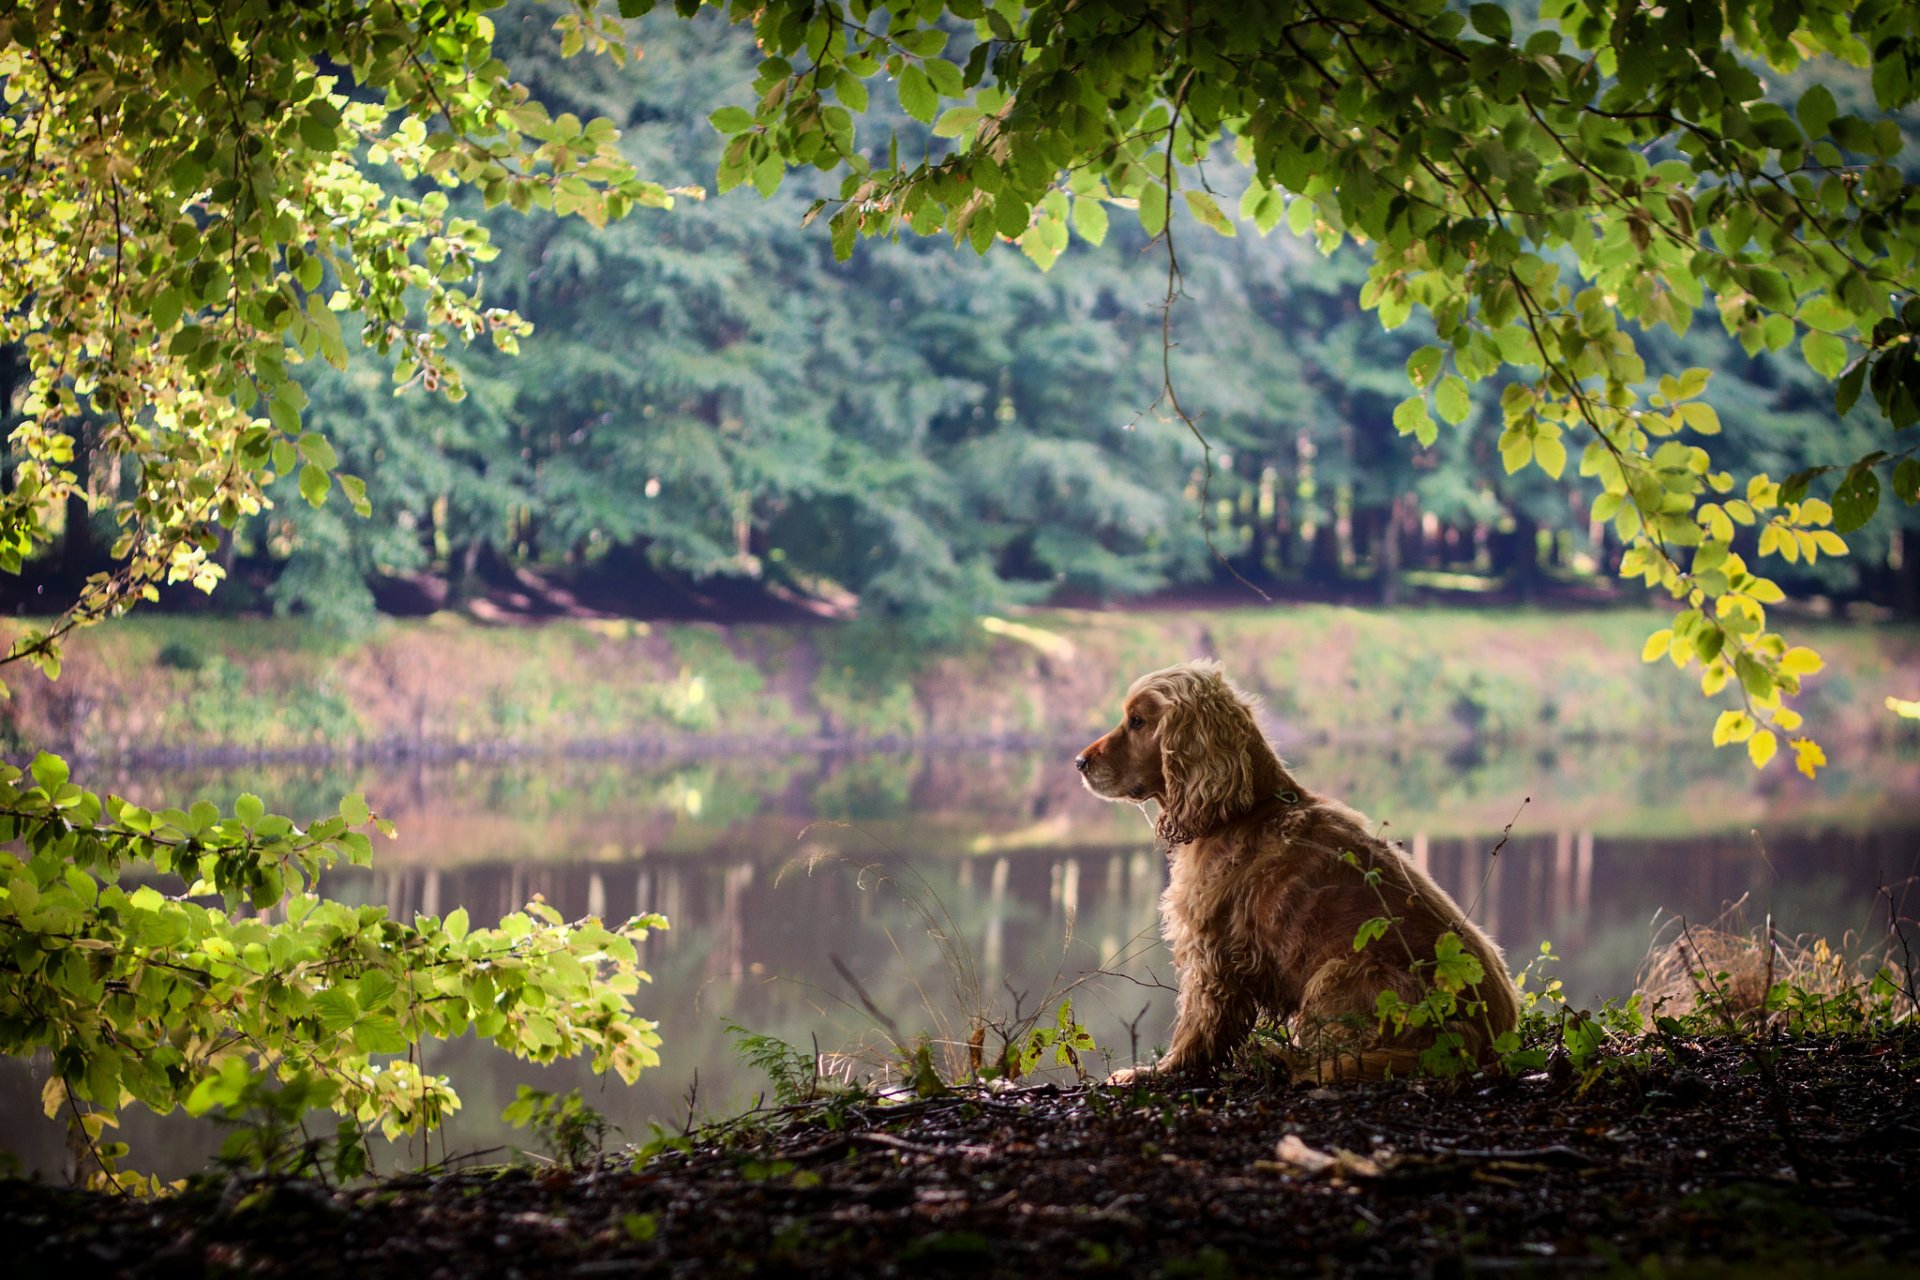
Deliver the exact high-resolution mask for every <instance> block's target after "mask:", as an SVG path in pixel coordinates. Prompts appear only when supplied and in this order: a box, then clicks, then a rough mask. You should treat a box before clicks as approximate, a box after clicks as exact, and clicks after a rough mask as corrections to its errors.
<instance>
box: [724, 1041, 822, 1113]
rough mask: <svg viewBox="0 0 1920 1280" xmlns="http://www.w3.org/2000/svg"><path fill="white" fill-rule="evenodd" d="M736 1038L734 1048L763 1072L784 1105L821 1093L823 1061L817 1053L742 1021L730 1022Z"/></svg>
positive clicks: (774, 1095)
mask: <svg viewBox="0 0 1920 1280" xmlns="http://www.w3.org/2000/svg"><path fill="white" fill-rule="evenodd" d="M727 1034H728V1035H729V1036H732V1037H733V1051H734V1052H735V1053H736V1054H738V1055H739V1056H740V1057H741V1058H742V1059H743V1060H745V1061H746V1062H747V1063H749V1064H750V1065H752V1066H754V1067H756V1068H758V1069H759V1070H760V1071H761V1072H763V1073H764V1074H765V1075H766V1077H767V1081H768V1083H770V1084H771V1085H772V1086H773V1098H774V1101H775V1102H777V1103H779V1104H780V1105H782V1106H789V1105H792V1104H796V1103H802V1102H812V1101H813V1100H814V1099H815V1098H816V1097H817V1096H818V1095H819V1093H820V1063H819V1059H818V1058H817V1057H815V1056H814V1055H813V1054H807V1053H802V1052H800V1051H799V1050H798V1049H796V1048H794V1047H793V1046H792V1045H790V1044H788V1043H787V1042H786V1041H785V1040H782V1039H780V1038H779V1037H778V1036H770V1035H763V1034H762V1033H760V1032H758V1031H749V1030H747V1028H745V1027H743V1026H740V1025H739V1024H738V1023H733V1022H729V1023H728V1024H727Z"/></svg>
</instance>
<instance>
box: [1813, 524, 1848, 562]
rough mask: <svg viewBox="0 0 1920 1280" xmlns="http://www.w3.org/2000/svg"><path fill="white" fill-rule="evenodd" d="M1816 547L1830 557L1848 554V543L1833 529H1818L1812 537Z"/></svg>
mask: <svg viewBox="0 0 1920 1280" xmlns="http://www.w3.org/2000/svg"><path fill="white" fill-rule="evenodd" d="M1811 537H1812V538H1813V541H1814V545H1815V546H1817V547H1819V548H1820V550H1822V551H1824V552H1826V553H1827V554H1828V555H1830V556H1843V555H1845V554H1847V542H1846V539H1844V538H1842V537H1841V536H1840V535H1839V534H1837V533H1835V532H1834V531H1833V530H1831V529H1817V530H1815V531H1814V532H1813V534H1812V535H1811Z"/></svg>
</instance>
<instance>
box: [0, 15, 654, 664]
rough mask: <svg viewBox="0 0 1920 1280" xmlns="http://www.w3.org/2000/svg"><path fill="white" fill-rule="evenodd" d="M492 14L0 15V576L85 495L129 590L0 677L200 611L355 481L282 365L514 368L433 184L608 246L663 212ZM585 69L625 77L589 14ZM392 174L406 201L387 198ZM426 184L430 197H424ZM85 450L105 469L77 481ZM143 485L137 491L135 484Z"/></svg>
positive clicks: (99, 579) (578, 30)
mask: <svg viewBox="0 0 1920 1280" xmlns="http://www.w3.org/2000/svg"><path fill="white" fill-rule="evenodd" d="M488 7H490V6H489V5H486V4H479V3H464V4H462V3H456V4H446V3H443V2H442V0H431V2H430V3H425V4H422V3H418V2H414V0H403V2H401V3H385V2H382V3H364V2H363V0H332V2H327V3H315V4H303V5H299V6H287V5H283V4H277V3H272V2H270V0H242V2H241V3H222V4H216V5H202V4H195V3H192V2H191V0H161V2H160V3H154V4H142V5H137V6H135V5H83V6H74V5H63V6H58V7H55V8H49V7H46V6H11V5H10V6H7V7H6V8H5V10H4V11H0V81H4V83H5V85H6V99H7V110H6V114H5V116H4V117H0V173H3V174H5V175H6V184H5V185H6V191H5V195H4V197H0V342H6V343H18V344H21V345H22V346H23V347H24V350H25V353H26V361H27V377H26V379H25V386H24V388H23V389H22V392H21V396H20V403H19V404H18V406H17V408H18V412H19V413H20V414H21V416H22V419H23V420H22V422H21V423H20V425H19V426H18V427H17V428H16V429H15V430H14V431H13V433H12V437H11V441H10V447H11V449H12V452H13V456H14V458H15V459H17V465H16V467H15V469H14V474H13V475H12V477H11V478H10V479H11V483H10V484H9V485H8V486H7V491H6V492H5V494H4V495H3V496H0V569H4V570H6V571H8V572H13V573H17V572H19V570H20V567H21V564H22V562H23V560H25V559H26V558H27V557H28V556H30V555H32V554H33V553H34V552H35V550H36V549H37V548H39V547H41V546H43V545H45V544H47V543H49V542H51V541H52V539H53V536H54V533H53V528H54V525H53V524H52V523H51V516H52V514H53V513H54V512H56V511H57V510H58V509H59V508H60V506H61V504H63V503H64V502H65V501H66V500H67V499H68V498H69V496H77V497H79V498H82V499H84V500H85V501H86V502H87V503H88V504H89V505H91V506H94V507H96V508H104V507H111V509H112V510H113V511H114V514H115V517H116V519H117V521H118V523H119V526H120V529H121V533H120V536H119V539H118V542H117V543H116V545H115V546H114V548H113V556H114V559H115V561H116V562H118V563H117V567H116V569H115V570H114V571H113V572H111V573H103V574H100V575H97V576H96V577H95V578H94V579H92V580H91V581H90V582H89V583H88V585H87V588H86V590H85V592H84V593H83V595H82V596H81V598H80V600H79V602H78V603H77V605H76V606H75V608H74V609H73V610H72V611H71V612H70V613H69V614H67V615H66V616H64V617H63V618H62V619H61V620H60V621H59V622H58V623H56V624H55V625H54V627H52V628H51V629H50V631H49V632H48V633H46V634H40V633H34V634H29V635H27V636H26V637H24V638H22V639H20V640H19V641H18V642H17V643H16V644H15V645H14V647H13V648H12V650H11V651H10V652H9V653H7V654H6V655H5V657H4V658H0V661H16V660H22V659H28V660H32V661H34V662H36V663H38V664H39V665H41V666H42V667H43V669H45V670H46V671H47V673H48V674H49V675H57V674H58V671H59V657H58V644H57V640H58V637H59V635H60V634H63V633H64V632H65V631H67V630H70V629H71V628H72V627H73V626H75V625H84V624H85V623H88V622H92V621H97V620H98V619H100V618H102V617H106V616H110V615H112V614H114V613H117V612H120V611H122V610H124V609H125V608H126V607H128V606H129V605H130V604H132V603H134V602H135V601H137V600H139V599H141V598H143V597H144V598H151V597H152V596H153V595H154V594H155V591H156V588H157V587H158V586H160V585H163V584H165V583H169V582H188V581H190V582H192V583H193V584H194V585H196V586H198V587H200V588H202V589H204V590H211V589H212V588H213V586H214V585H215V583H216V582H217V581H218V580H219V578H220V577H221V576H222V573H223V570H222V568H221V566H220V565H219V563H218V562H217V560H216V559H215V558H214V557H213V555H212V553H213V552H214V551H215V550H216V549H217V547H218V545H219V539H220V536H221V535H220V532H219V530H221V529H223V528H224V529H231V528H233V527H234V526H235V525H236V524H237V523H238V522H239V521H240V520H242V519H243V518H245V517H248V516H252V515H255V514H257V513H259V512H260V511H262V510H263V509H264V508H265V507H266V506H267V505H268V499H267V498H266V496H265V489H266V488H267V486H269V485H270V484H271V483H272V482H273V481H274V480H275V479H276V478H278V477H279V476H283V475H295V474H297V476H298V487H299V492H300V494H301V496H302V497H303V498H305V500H306V501H308V502H309V503H312V504H314V505H316V506H317V505H319V504H321V503H324V502H325V501H326V500H327V498H328V495H329V494H330V493H331V491H332V489H333V488H334V486H335V485H336V484H337V485H338V486H339V488H340V490H341V492H342V493H343V494H344V496H345V498H346V500H347V501H348V502H349V503H350V504H351V505H353V506H354V507H355V508H356V509H357V510H359V511H361V512H362V513H363V514H364V513H365V512H366V511H367V510H368V501H367V497H366V486H365V485H364V483H363V482H362V481H361V480H360V479H359V478H358V477H355V476H352V475H348V474H344V473H339V472H337V471H336V466H337V459H336V456H335V451H334V449H333V447H332V446H331V444H330V443H329V442H328V441H327V439H326V438H325V437H324V436H323V435H321V434H320V433H319V432H316V431H313V430H310V429H307V428H306V427H304V426H303V424H302V421H301V410H302V409H303V407H304V406H305V403H306V396H305V393H304V392H303V390H302V389H301V386H300V384H299V383H298V382H297V381H296V380H295V375H294V371H293V368H292V366H295V365H298V364H300V363H301V362H303V361H306V360H312V359H323V360H326V361H328V362H330V363H332V364H334V365H338V366H344V364H345V363H346V359H347V350H348V348H347V345H346V341H345V337H344V335H343V331H342V319H343V317H346V316H358V317H359V319H360V322H361V330H360V333H361V338H362V340H363V341H364V342H365V343H366V345H368V346H369V347H371V348H372V349H373V350H375V351H377V352H379V353H380V354H381V355H383V356H385V357H387V358H388V359H390V360H391V361H392V362H393V374H394V378H395V381H396V382H397V383H399V384H401V385H402V386H406V385H411V384H416V383H417V384H419V385H420V386H421V387H423V388H424V389H425V390H427V391H438V392H441V393H444V394H446V395H448V396H449V397H452V398H455V399H458V398H459V397H460V396H461V394H462V385H461V380H460V376H459V373H458V370H457V369H456V368H455V367H454V366H453V365H451V364H450V363H449V362H448V357H447V347H448V342H449V339H450V338H452V337H456V336H457V337H459V338H460V339H461V340H462V341H464V342H473V341H475V340H477V339H479V338H481V337H483V336H484V337H487V338H490V339H491V341H492V342H493V344H494V345H495V346H497V347H499V348H501V349H502V350H507V351H511V350H513V349H514V347H515V345H516V343H517V341H518V339H519V338H520V337H521V336H523V335H524V334H525V333H526V332H527V329H528V326H527V325H526V324H525V323H524V322H523V321H522V320H521V319H520V317H519V316H517V315H515V314H514V313H513V312H512V311H510V310H507V309H504V308H501V307H495V306H489V305H488V304H487V303H486V301H485V300H484V298H483V297H482V295H481V292H480V289H479V284H478V281H479V278H480V277H479V269H480V266H481V264H483V263H485V262H486V261H487V260H488V259H490V258H491V257H492V256H493V252H494V250H493V248H492V246H491V245H490V244H489V243H488V237H487V234H486V232H485V230H484V229H483V228H482V227H481V226H480V225H479V223H477V222H476V221H474V220H473V219H471V218H466V217H461V216H457V215H455V214H454V213H452V212H451V211H450V207H449V203H448V200H447V197H446V196H445V195H444V194H443V193H441V192H439V191H436V190H432V189H431V188H432V187H434V186H436V185H437V186H441V187H450V186H453V185H456V184H459V183H465V184H469V185H472V186H477V187H479V188H480V190H481V191H482V192H483V193H484V195H485V197H486V199H487V201H488V202H489V203H499V202H505V203H509V204H511V205H513V206H514V207H515V208H518V209H526V208H530V207H535V206H538V207H541V208H550V209H552V210H554V211H555V212H557V213H561V214H574V215H577V216H580V217H582V218H585V219H587V220H588V221H591V222H594V223H596V224H599V223H603V222H605V221H606V220H607V219H609V218H617V217H619V216H621V215H622V214H624V213H625V212H626V211H627V210H628V209H630V208H632V207H633V206H635V205H652V206H665V205H668V204H670V203H671V197H670V195H669V194H668V193H667V192H666V191H665V190H663V189H662V188H660V187H659V186H658V185H655V184H651V183H646V182H643V181H641V180H640V179H639V178H638V177H637V176H636V175H635V174H634V173H633V170H632V168H631V167H630V166H629V165H628V164H627V162H626V161H625V160H624V159H622V157H621V156H620V153H619V151H618V149H617V147H616V146H615V143H616V140H617V137H618V134H617V131H616V130H615V129H614V128H613V126H612V125H611V124H610V123H609V122H608V121H605V120H594V121H590V122H587V123H585V124H583V123H582V122H581V121H580V120H578V119H577V118H575V117H574V116H572V115H561V116H559V117H557V118H555V117H553V116H551V115H550V114H549V112H548V111H547V109H546V108H545V107H543V106H541V105H540V104H539V103H538V102H536V101H533V100H532V99H531V97H530V95H529V94H528V92H527V91H526V89H524V88H523V87H521V86H519V85H517V84H516V83H515V82H514V81H513V80H512V79H511V78H510V77H509V74H508V71H507V68H506V67H505V65H504V64H503V63H501V62H500V61H499V60H498V59H496V58H494V57H493V56H492V40H493V25H492V22H491V20H490V19H489V18H488V17H486V15H485V13H484V12H483V10H485V9H486V8H488ZM561 25H562V27H563V28H565V34H564V36H563V40H564V41H565V45H566V47H567V48H569V49H570V50H572V51H578V50H580V49H583V48H584V49H593V50H596V51H601V52H605V53H608V54H610V55H613V56H623V55H624V49H623V47H622V46H621V45H620V44H619V37H620V24H619V23H618V22H617V21H613V20H611V19H605V20H603V19H600V18H598V17H596V16H595V15H594V14H593V13H592V10H591V6H576V7H575V9H574V10H573V11H572V12H569V13H567V14H566V15H564V16H563V17H562V19H561ZM383 170H384V171H386V172H388V173H390V174H392V175H394V176H397V177H398V178H400V179H402V180H404V181H403V182H402V183H395V184H392V189H391V190H390V189H389V188H388V187H383V186H382V184H381V183H380V182H378V181H376V180H375V179H376V176H377V175H379V174H380V173H381V172H382V171H383ZM423 189H425V194H421V191H422V190H423ZM83 425H86V426H89V427H90V434H93V435H94V436H95V438H96V448H97V450H98V452H99V453H101V454H103V455H104V456H105V457H106V459H108V460H109V463H110V465H109V466H108V467H105V468H100V467H96V468H95V470H94V482H93V485H92V487H91V488H90V489H89V488H88V487H86V486H85V485H83V482H82V481H81V480H79V479H78V477H77V474H76V469H75V466H74V448H75V436H76V435H77V434H78V432H79V431H80V430H81V428H82V426H83ZM123 478H124V479H130V480H135V481H137V482H136V483H131V484H124V485H122V484H120V483H119V482H120V481H121V480H122V479H123Z"/></svg>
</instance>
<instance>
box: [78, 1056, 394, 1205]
mask: <svg viewBox="0 0 1920 1280" xmlns="http://www.w3.org/2000/svg"><path fill="white" fill-rule="evenodd" d="M338 1096H339V1089H338V1087H337V1086H336V1085H334V1084H333V1083H332V1082H330V1081H328V1080H325V1079H322V1078H319V1077H316V1076H313V1075H309V1074H308V1073H306V1072H304V1071H296V1072H295V1073H294V1074H293V1075H292V1076H290V1077H288V1078H287V1079H286V1081H285V1083H283V1084H276V1083H275V1082H274V1081H273V1080H272V1079H271V1078H270V1077H263V1076H261V1075H259V1074H258V1073H257V1072H256V1071H255V1070H254V1069H253V1068H252V1067H251V1066H250V1065H249V1064H248V1063H247V1062H246V1061H245V1060H244V1059H242V1058H228V1059H226V1060H224V1061H223V1062H221V1064H220V1069H219V1071H218V1072H217V1073H215V1074H213V1075H210V1076H207V1077H205V1078H204V1079H202V1080H201V1081H200V1083H199V1084H198V1085H196V1086H195V1087H194V1091H193V1094H192V1096H191V1097H189V1099H188V1100H187V1110H188V1111H189V1112H191V1113H192V1114H195V1115H199V1114H208V1115H209V1116H210V1117H211V1118H212V1119H213V1120H214V1121H215V1122H216V1123H219V1124H221V1125H223V1126H225V1127H226V1128H227V1130H228V1133H227V1136H226V1138H225V1139H224V1140H223V1141H222V1142H221V1144H220V1154H219V1156H218V1159H219V1162H220V1163H221V1164H223V1165H225V1166H227V1167H228V1168H229V1169H232V1170H235V1171H241V1170H246V1171H250V1172H255V1173H264V1174H268V1175H272V1176H280V1177H311V1176H316V1175H317V1176H321V1177H327V1176H331V1177H333V1178H334V1179H336V1180H339V1181H346V1180H349V1179H352V1178H357V1177H360V1176H361V1175H363V1174H365V1173H367V1172H368V1170H369V1169H370V1168H371V1160H370V1157H369V1153H368V1150H367V1141H366V1133H365V1130H364V1129H363V1128H362V1127H361V1126H360V1125H359V1124H358V1123H356V1122H355V1121H354V1120H352V1119H350V1118H344V1117H343V1118H342V1119H341V1120H340V1121H339V1123H338V1124H337V1125H336V1126H335V1129H334V1134H333V1137H332V1138H331V1139H317V1138H313V1137H310V1136H309V1135H308V1133H307V1129H306V1120H307V1117H308V1114H309V1113H310V1112H313V1111H317V1110H322V1109H324V1108H326V1107H329V1106H331V1105H332V1103H333V1102H334V1100H335V1099H336V1098H337V1097H338ZM210 1109H211V1110H210ZM95 1114H96V1115H98V1114H99V1113H95ZM88 1118H89V1119H91V1118H93V1117H92V1116H89V1117H88Z"/></svg>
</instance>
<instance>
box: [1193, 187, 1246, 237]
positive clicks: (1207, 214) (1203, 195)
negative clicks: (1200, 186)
mask: <svg viewBox="0 0 1920 1280" xmlns="http://www.w3.org/2000/svg"><path fill="white" fill-rule="evenodd" d="M1186 195H1187V208H1188V209H1189V210H1190V211H1191V212H1192V213H1193V216H1194V218H1195V219H1197V220H1198V221H1199V222H1200V223H1201V224H1203V225H1205V226H1207V227H1211V228H1212V229H1213V230H1215V231H1217V232H1219V233H1220V234H1221V235H1223V236H1235V235H1238V234H1239V229H1238V228H1236V227H1235V226H1234V225H1233V223H1232V222H1231V221H1230V220H1229V219H1228V218H1227V215H1226V214H1225V213H1223V212H1222V211H1221V209H1220V206H1219V204H1218V203H1217V202H1216V201H1215V200H1214V198H1213V194H1212V193H1211V192H1208V191H1199V190H1194V191H1189V192H1187V193H1186Z"/></svg>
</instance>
